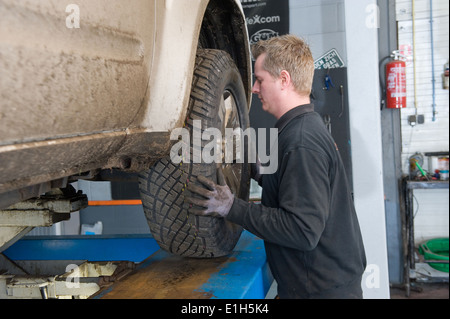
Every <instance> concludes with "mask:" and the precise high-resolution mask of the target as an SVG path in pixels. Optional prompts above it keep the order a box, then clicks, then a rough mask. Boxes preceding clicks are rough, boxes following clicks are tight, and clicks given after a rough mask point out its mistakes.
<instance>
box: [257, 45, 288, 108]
mask: <svg viewBox="0 0 450 319" xmlns="http://www.w3.org/2000/svg"><path fill="white" fill-rule="evenodd" d="M265 58H266V54H261V55H260V56H259V57H258V59H257V60H256V62H255V84H254V85H253V88H252V93H253V94H257V95H258V97H259V99H260V100H261V103H262V109H263V110H264V111H266V112H268V113H270V114H272V115H275V114H276V113H277V108H278V101H279V93H280V86H281V80H280V79H275V78H273V77H272V75H271V74H270V73H269V72H267V71H266V70H264V68H263V64H264V59H265Z"/></svg>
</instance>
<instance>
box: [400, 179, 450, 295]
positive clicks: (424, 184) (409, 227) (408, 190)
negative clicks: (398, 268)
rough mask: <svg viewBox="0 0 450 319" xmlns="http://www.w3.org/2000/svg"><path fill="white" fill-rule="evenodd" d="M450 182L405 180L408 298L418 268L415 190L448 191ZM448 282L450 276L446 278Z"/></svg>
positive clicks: (405, 243)
mask: <svg viewBox="0 0 450 319" xmlns="http://www.w3.org/2000/svg"><path fill="white" fill-rule="evenodd" d="M448 188H449V182H448V181H434V180H432V181H411V180H408V179H406V178H405V179H403V191H404V198H405V216H404V218H403V220H402V221H403V229H404V231H403V236H402V237H403V249H404V258H405V261H404V286H405V289H406V296H409V295H410V289H411V275H410V273H411V270H414V269H415V267H416V261H415V242H414V197H413V196H414V194H413V192H414V190H415V189H448ZM446 278H447V281H448V274H447V276H446Z"/></svg>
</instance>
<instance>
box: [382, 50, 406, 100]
mask: <svg viewBox="0 0 450 319" xmlns="http://www.w3.org/2000/svg"><path fill="white" fill-rule="evenodd" d="M390 57H391V58H393V61H390V62H388V63H387V64H386V107H387V108H389V109H401V108H405V107H406V62H405V61H404V59H405V58H406V57H405V56H403V55H401V54H400V53H399V52H398V51H394V52H393V54H392V55H391V56H390Z"/></svg>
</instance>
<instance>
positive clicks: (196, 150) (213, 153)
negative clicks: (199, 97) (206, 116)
mask: <svg viewBox="0 0 450 319" xmlns="http://www.w3.org/2000/svg"><path fill="white" fill-rule="evenodd" d="M269 131H270V133H269V134H270V139H269V140H270V142H269V143H270V148H269V149H270V152H269V154H266V152H267V133H266V132H267V129H264V128H260V129H258V143H255V142H254V141H256V136H257V135H256V130H255V129H254V128H251V127H250V128H248V129H246V130H245V131H244V130H242V129H241V128H236V129H233V128H226V129H225V134H224V136H223V134H222V131H221V130H219V129H217V128H214V127H212V128H206V129H204V130H203V131H202V121H200V120H194V121H193V129H192V136H191V131H190V130H189V129H187V128H176V129H174V130H173V131H172V133H171V135H170V140H171V141H178V142H177V143H176V144H174V145H173V146H172V149H171V151H170V159H171V161H172V163H174V164H180V163H197V164H200V163H204V164H211V163H216V164H235V163H238V164H243V163H246V161H247V163H257V158H258V159H259V161H260V163H261V165H262V166H261V167H260V173H261V174H262V175H263V174H273V173H275V172H276V171H277V169H278V129H276V128H271V129H270V130H269ZM245 139H247V143H245ZM191 150H192V152H191ZM191 153H192V154H191Z"/></svg>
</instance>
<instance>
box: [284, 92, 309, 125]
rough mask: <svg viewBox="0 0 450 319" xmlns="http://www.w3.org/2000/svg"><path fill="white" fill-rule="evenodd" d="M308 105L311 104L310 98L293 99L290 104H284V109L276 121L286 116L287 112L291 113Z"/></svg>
mask: <svg viewBox="0 0 450 319" xmlns="http://www.w3.org/2000/svg"><path fill="white" fill-rule="evenodd" d="M306 104H311V99H310V98H309V96H307V97H306V96H299V97H298V98H296V99H292V100H291V101H289V102H286V103H285V104H284V107H282V108H280V110H279V113H278V114H276V115H275V117H276V119H277V120H279V119H280V118H281V117H282V116H283V115H284V114H286V113H287V112H289V111H290V110H292V109H294V108H296V107H297V106H300V105H306Z"/></svg>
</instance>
